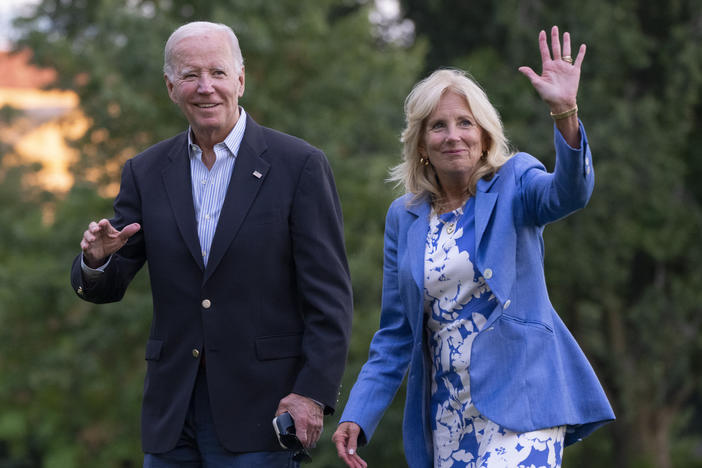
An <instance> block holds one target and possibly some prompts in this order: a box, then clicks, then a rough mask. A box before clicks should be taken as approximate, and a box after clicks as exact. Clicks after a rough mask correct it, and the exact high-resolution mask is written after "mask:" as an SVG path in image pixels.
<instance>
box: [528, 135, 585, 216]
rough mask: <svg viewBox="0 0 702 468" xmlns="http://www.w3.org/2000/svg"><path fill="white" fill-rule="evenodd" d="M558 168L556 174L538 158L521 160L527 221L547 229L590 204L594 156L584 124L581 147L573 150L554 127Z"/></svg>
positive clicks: (556, 167)
mask: <svg viewBox="0 0 702 468" xmlns="http://www.w3.org/2000/svg"><path fill="white" fill-rule="evenodd" d="M554 145H555V148H556V166H555V169H554V171H553V172H552V173H549V172H547V171H546V169H545V167H544V166H543V164H541V163H540V162H538V161H537V160H536V159H535V158H532V157H529V158H518V159H519V161H521V164H518V167H517V168H516V169H515V177H517V180H516V184H517V186H518V187H520V193H521V195H522V203H523V207H524V210H523V213H524V215H525V218H526V219H525V222H528V223H533V224H536V225H540V226H543V225H545V224H548V223H551V222H554V221H556V220H558V219H561V218H563V217H565V216H567V215H569V214H571V213H572V212H574V211H577V210H579V209H581V208H583V207H585V205H587V203H588V201H589V200H590V196H591V195H592V190H593V188H594V184H595V172H594V170H593V166H592V154H591V152H590V145H589V143H588V140H587V135H586V134H585V128H584V127H583V125H582V123H580V147H579V148H572V147H571V146H569V145H568V143H566V141H565V140H564V139H563V136H562V135H561V133H560V132H559V131H558V129H557V128H555V126H554Z"/></svg>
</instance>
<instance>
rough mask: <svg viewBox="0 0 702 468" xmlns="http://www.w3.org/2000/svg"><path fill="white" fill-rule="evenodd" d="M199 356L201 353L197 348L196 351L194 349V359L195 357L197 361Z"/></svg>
mask: <svg viewBox="0 0 702 468" xmlns="http://www.w3.org/2000/svg"><path fill="white" fill-rule="evenodd" d="M199 355H200V351H198V349H197V348H194V349H193V357H194V358H195V359H197V358H198V356H199Z"/></svg>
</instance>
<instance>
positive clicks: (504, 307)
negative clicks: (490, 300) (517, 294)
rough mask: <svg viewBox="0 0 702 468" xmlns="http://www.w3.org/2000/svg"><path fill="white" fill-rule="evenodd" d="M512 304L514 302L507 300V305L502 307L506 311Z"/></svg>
mask: <svg viewBox="0 0 702 468" xmlns="http://www.w3.org/2000/svg"><path fill="white" fill-rule="evenodd" d="M510 304H512V301H510V300H509V299H507V300H506V301H505V304H504V305H503V306H502V308H503V309H506V308H507V307H509V306H510Z"/></svg>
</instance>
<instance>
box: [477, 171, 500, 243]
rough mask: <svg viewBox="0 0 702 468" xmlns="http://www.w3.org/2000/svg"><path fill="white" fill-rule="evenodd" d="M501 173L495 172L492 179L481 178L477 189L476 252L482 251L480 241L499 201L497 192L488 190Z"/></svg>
mask: <svg viewBox="0 0 702 468" xmlns="http://www.w3.org/2000/svg"><path fill="white" fill-rule="evenodd" d="M499 176H500V174H495V175H494V176H493V177H492V179H490V180H485V179H480V180H479V181H478V186H477V187H476V191H475V252H476V255H477V253H478V252H480V241H481V240H482V238H483V235H484V234H485V230H486V229H487V225H488V223H489V222H490V217H491V216H492V210H493V209H494V208H495V204H496V203H497V193H492V192H488V190H490V187H492V185H493V184H494V183H495V181H496V180H497V178H498V177H499Z"/></svg>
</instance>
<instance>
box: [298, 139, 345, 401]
mask: <svg viewBox="0 0 702 468" xmlns="http://www.w3.org/2000/svg"><path fill="white" fill-rule="evenodd" d="M290 232H291V239H292V252H293V261H294V264H295V274H296V283H297V287H298V292H299V297H300V299H301V301H302V311H303V320H304V324H305V328H304V335H303V340H302V352H303V355H304V363H303V366H302V369H301V370H300V372H299V373H298V376H297V379H296V382H295V385H294V387H293V392H294V393H298V394H300V395H305V396H308V397H310V398H312V399H315V400H317V401H319V402H321V403H323V404H324V406H325V408H324V411H325V413H326V414H330V413H332V412H333V411H334V408H335V407H336V402H337V398H338V391H339V385H340V383H341V377H342V375H343V372H344V366H345V363H346V355H347V351H348V345H349V338H350V333H351V316H352V311H353V298H352V293H351V278H350V274H349V269H348V264H347V260H346V251H345V247H344V228H343V219H342V211H341V204H340V202H339V198H338V195H337V191H336V185H335V183H334V177H333V175H332V171H331V168H330V167H329V163H328V161H327V159H326V157H325V156H324V154H323V153H322V152H321V151H319V150H316V149H315V150H313V151H312V152H311V154H310V155H309V157H308V158H307V160H306V162H305V165H304V168H303V170H302V171H301V175H300V179H299V181H298V183H297V188H296V191H295V195H294V199H293V206H292V209H291V219H290Z"/></svg>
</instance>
